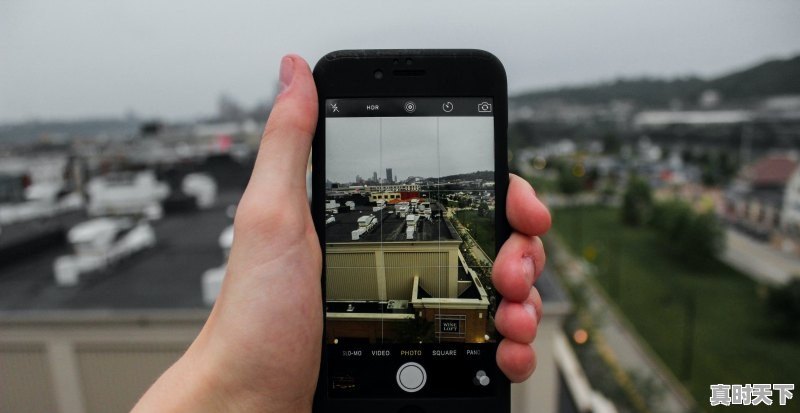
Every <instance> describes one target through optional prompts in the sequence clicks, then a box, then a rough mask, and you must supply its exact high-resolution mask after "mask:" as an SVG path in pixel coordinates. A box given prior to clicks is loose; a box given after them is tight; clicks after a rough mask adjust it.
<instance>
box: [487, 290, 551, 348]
mask: <svg viewBox="0 0 800 413" xmlns="http://www.w3.org/2000/svg"><path fill="white" fill-rule="evenodd" d="M537 300H540V298H539V294H538V291H536V288H535V287H531V288H530V293H529V294H528V298H526V299H525V301H523V302H521V303H517V302H513V301H509V300H502V301H501V302H500V305H499V306H498V308H497V313H496V314H495V327H497V331H499V332H500V334H502V335H503V337H505V338H507V339H509V340H512V341H516V342H518V343H531V342H533V340H534V339H535V338H536V330H537V328H538V326H539V313H540V311H541V302H539V303H538V305H537ZM537 307H538V308H537Z"/></svg>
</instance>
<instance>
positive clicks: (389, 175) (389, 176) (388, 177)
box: [386, 168, 394, 183]
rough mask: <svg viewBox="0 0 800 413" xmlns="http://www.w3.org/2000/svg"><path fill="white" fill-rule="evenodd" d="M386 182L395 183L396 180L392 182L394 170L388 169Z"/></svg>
mask: <svg viewBox="0 0 800 413" xmlns="http://www.w3.org/2000/svg"><path fill="white" fill-rule="evenodd" d="M386 182H387V183H392V182H394V180H392V168H386Z"/></svg>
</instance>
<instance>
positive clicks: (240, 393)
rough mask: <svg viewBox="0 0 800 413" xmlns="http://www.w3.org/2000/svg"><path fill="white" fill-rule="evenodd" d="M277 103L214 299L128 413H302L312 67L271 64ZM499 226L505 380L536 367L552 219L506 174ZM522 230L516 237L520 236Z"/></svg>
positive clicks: (309, 387) (316, 322) (308, 390)
mask: <svg viewBox="0 0 800 413" xmlns="http://www.w3.org/2000/svg"><path fill="white" fill-rule="evenodd" d="M280 82H281V93H280V94H279V95H278V97H277V99H276V101H275V105H274V107H273V110H272V113H271V114H270V118H269V121H268V122H267V126H266V128H265V131H264V135H263V137H262V141H261V146H260V148H259V152H258V156H257V159H256V164H255V168H254V169H253V174H252V176H251V178H250V182H249V183H248V185H247V189H246V190H245V193H244V195H243V196H242V200H241V202H240V203H239V207H238V209H237V212H236V218H235V220H234V233H235V236H234V242H233V246H232V248H231V255H230V258H229V260H228V267H227V275H226V278H225V282H224V283H223V287H222V291H221V292H220V295H219V297H218V299H217V303H216V305H215V306H214V309H213V310H212V312H211V315H210V316H209V318H208V321H207V322H206V324H205V326H204V327H203V329H202V331H201V332H200V334H199V335H198V337H197V339H196V340H195V341H194V343H192V345H191V346H190V347H189V349H188V350H187V352H186V354H184V355H183V357H181V358H180V359H179V360H178V361H177V362H176V363H175V364H174V365H173V366H172V367H170V368H169V369H168V370H167V371H166V372H165V373H164V374H163V375H162V376H161V377H160V378H159V379H158V381H156V383H155V384H154V385H153V386H152V387H151V388H150V389H149V390H148V391H147V393H145V395H144V396H143V397H142V399H141V400H140V401H139V403H138V404H137V405H136V407H135V408H134V411H137V412H145V411H158V412H170V411H175V412H178V411H185V412H203V411H209V412H219V411H245V412H308V411H310V410H311V404H312V400H313V395H314V391H315V388H316V381H317V375H318V373H319V362H320V354H321V351H322V347H321V345H322V296H321V291H320V274H321V271H322V256H321V251H320V248H319V241H318V238H317V235H316V232H315V230H314V225H313V222H312V219H311V213H310V210H309V207H308V199H307V193H306V165H307V162H308V156H309V152H310V148H311V140H312V138H313V136H314V131H315V127H316V121H317V94H316V87H315V85H314V80H313V77H312V75H311V71H310V69H309V67H308V64H306V62H305V61H304V60H303V59H302V58H300V57H298V56H286V57H284V58H283V60H282V62H281V75H280ZM508 218H509V221H510V222H511V225H512V226H513V227H514V228H515V229H516V230H517V231H519V232H515V233H514V235H512V237H511V238H510V239H509V240H508V241H507V242H506V243H505V244H504V245H503V248H502V249H501V251H500V253H499V255H498V257H497V261H496V262H495V276H494V277H495V279H494V284H495V286H496V288H497V289H498V291H500V292H501V293H502V294H503V295H504V296H505V299H504V300H503V302H502V303H501V305H500V306H499V308H498V310H497V316H496V325H497V328H498V330H499V331H500V332H501V333H502V334H503V335H505V336H506V337H507V338H506V339H504V340H503V341H502V342H501V343H500V347H499V349H498V354H497V362H498V364H499V365H500V368H501V369H502V370H503V371H504V372H505V373H506V375H508V377H509V378H511V379H512V380H514V381H520V380H524V379H526V378H527V377H528V376H530V374H531V373H532V372H533V369H534V367H535V356H534V352H533V349H532V347H531V345H530V343H531V342H532V340H533V338H534V336H535V334H536V326H537V323H538V320H539V315H540V314H541V299H540V298H539V295H538V293H537V292H536V289H535V288H532V284H533V281H534V279H535V278H536V276H537V275H538V274H539V273H540V272H541V269H542V266H543V264H544V250H543V248H542V244H541V242H540V241H539V239H538V238H536V237H535V236H536V235H538V234H541V233H543V232H545V231H546V230H547V228H548V227H549V225H550V216H549V214H548V212H547V210H546V209H545V207H544V206H543V205H542V204H541V203H540V202H539V201H538V200H537V199H536V197H535V195H534V193H533V190H532V189H531V187H530V185H528V184H527V182H525V181H524V180H522V179H520V178H518V177H516V176H512V177H511V184H510V185H509V193H508ZM523 234H526V235H523Z"/></svg>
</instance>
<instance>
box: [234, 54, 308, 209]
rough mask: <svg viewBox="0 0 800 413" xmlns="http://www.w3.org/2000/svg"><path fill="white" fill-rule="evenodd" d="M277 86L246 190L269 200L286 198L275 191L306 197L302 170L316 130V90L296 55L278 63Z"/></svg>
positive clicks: (286, 57)
mask: <svg viewBox="0 0 800 413" xmlns="http://www.w3.org/2000/svg"><path fill="white" fill-rule="evenodd" d="M280 84H281V92H280V93H279V94H278V96H277V97H276V99H275V104H274V105H273V107H272V112H271V113H270V115H269V120H268V121H267V125H266V127H265V128H264V134H263V136H262V138H261V146H260V147H259V150H258V156H257V157H256V163H255V167H254V168H253V175H252V177H251V178H250V183H248V189H250V187H251V186H252V187H254V188H256V190H257V192H258V193H259V194H264V195H263V196H269V197H272V195H269V194H270V193H271V194H274V193H281V194H287V193H286V192H279V190H282V191H292V192H291V193H290V194H289V195H302V196H303V197H306V196H307V195H306V190H305V188H306V166H307V164H308V156H309V153H310V151H311V141H312V139H313V138H314V132H315V129H316V126H317V104H318V103H317V88H316V86H315V85H314V77H313V76H312V74H311V69H310V68H309V67H308V64H307V63H306V62H305V60H303V58H301V57H300V56H296V55H287V56H284V57H283V59H282V60H281V74H280ZM270 188H271V189H270Z"/></svg>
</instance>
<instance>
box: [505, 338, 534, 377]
mask: <svg viewBox="0 0 800 413" xmlns="http://www.w3.org/2000/svg"><path fill="white" fill-rule="evenodd" d="M496 359H497V366H498V367H500V370H502V371H503V373H504V374H505V375H506V377H508V379H509V380H511V381H512V382H514V383H519V382H522V381H525V380H526V379H527V378H528V377H530V376H531V374H533V370H535V369H536V352H535V351H534V350H533V346H531V345H530V344H523V343H517V342H516V341H512V340H508V339H504V340H503V341H501V342H500V345H498V346H497V358H496Z"/></svg>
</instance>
